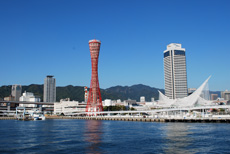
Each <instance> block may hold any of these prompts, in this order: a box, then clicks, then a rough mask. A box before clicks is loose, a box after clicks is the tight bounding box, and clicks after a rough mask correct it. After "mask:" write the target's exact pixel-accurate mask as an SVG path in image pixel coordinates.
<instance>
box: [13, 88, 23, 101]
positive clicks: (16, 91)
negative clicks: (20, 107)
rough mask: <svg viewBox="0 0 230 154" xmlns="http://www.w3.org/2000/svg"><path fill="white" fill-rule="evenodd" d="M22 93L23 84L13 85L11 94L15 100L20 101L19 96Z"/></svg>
mask: <svg viewBox="0 0 230 154" xmlns="http://www.w3.org/2000/svg"><path fill="white" fill-rule="evenodd" d="M21 95H22V86H21V85H12V88H11V96H13V100H14V101H19V98H20V97H21Z"/></svg>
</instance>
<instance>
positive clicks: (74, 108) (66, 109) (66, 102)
mask: <svg viewBox="0 0 230 154" xmlns="http://www.w3.org/2000/svg"><path fill="white" fill-rule="evenodd" d="M86 105H87V103H84V102H82V103H79V102H78V101H70V99H61V100H60V102H56V103H54V114H56V115H61V114H64V115H68V114H71V115H72V114H73V113H78V112H84V111H85V109H86Z"/></svg>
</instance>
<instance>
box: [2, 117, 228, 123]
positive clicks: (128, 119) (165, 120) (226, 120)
mask: <svg viewBox="0 0 230 154" xmlns="http://www.w3.org/2000/svg"><path fill="white" fill-rule="evenodd" d="M46 119H85V120H111V121H139V122H189V123H196V122H197V123H199V122H206V123H230V119H229V118H226V119H224V118H221V119H220V118H193V119H178V118H177V119H166V118H165V119H164V118H159V119H156V118H155V119H154V118H149V117H147V118H143V117H67V116H46ZM0 120H16V118H15V117H0Z"/></svg>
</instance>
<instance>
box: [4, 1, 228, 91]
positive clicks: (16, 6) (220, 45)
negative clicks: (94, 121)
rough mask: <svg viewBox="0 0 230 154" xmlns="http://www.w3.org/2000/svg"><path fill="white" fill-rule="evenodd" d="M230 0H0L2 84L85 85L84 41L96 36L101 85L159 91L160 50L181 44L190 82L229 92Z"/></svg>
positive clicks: (87, 57) (87, 59)
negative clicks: (46, 81) (52, 82)
mask: <svg viewBox="0 0 230 154" xmlns="http://www.w3.org/2000/svg"><path fill="white" fill-rule="evenodd" d="M229 6H230V1H229V0H219V1H218V0H160V1H159V0H144V1H143V0H116V1H112V0H67V1H66V0H20V1H19V0H0V53H1V55H0V57H1V60H0V66H1V71H0V72H1V73H0V85H11V84H21V85H29V84H43V83H44V78H45V77H46V75H54V76H55V78H56V84H57V86H66V85H74V86H89V85H90V79H91V60H90V52H89V46H88V41H89V40H90V39H94V38H96V39H99V40H101V42H102V44H101V50H100V56H99V82H100V87H101V88H108V87H111V86H116V85H122V86H126V85H127V86H130V85H134V84H140V83H141V84H145V85H149V86H151V87H156V88H164V70H163V51H164V50H165V49H166V46H167V45H168V44H170V43H181V44H182V47H183V48H185V49H186V60H187V75H188V87H190V88H198V86H199V85H201V84H202V82H204V81H205V79H206V78H208V76H210V75H212V78H211V79H210V81H209V87H210V89H211V90H225V89H229V90H230V69H229V68H230V67H229V59H230V48H229V45H230V9H229Z"/></svg>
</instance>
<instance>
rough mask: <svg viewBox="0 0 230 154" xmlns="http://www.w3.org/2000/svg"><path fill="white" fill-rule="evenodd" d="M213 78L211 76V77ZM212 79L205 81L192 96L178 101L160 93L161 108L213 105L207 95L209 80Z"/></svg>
mask: <svg viewBox="0 0 230 154" xmlns="http://www.w3.org/2000/svg"><path fill="white" fill-rule="evenodd" d="M210 77H211V76H210ZM210 77H209V78H208V79H207V80H205V82H204V83H203V84H202V85H201V86H200V87H199V88H198V89H197V90H196V91H194V92H193V93H192V94H191V95H189V96H186V97H184V98H178V99H170V98H168V97H167V96H165V95H164V94H162V93H161V92H160V91H158V92H159V100H158V105H159V106H161V107H192V106H195V105H198V106H203V105H213V103H214V102H213V101H210V100H208V99H207V97H206V94H205V93H207V91H209V90H208V89H207V85H208V80H209V79H210Z"/></svg>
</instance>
